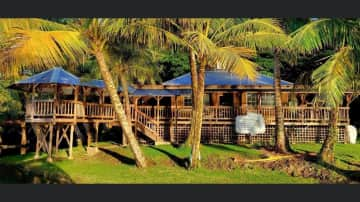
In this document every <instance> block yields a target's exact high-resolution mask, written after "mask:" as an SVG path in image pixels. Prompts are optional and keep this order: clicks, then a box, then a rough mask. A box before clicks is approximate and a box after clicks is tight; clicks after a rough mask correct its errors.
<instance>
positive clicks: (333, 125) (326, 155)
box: [318, 106, 339, 164]
mask: <svg viewBox="0 0 360 202" xmlns="http://www.w3.org/2000/svg"><path fill="white" fill-rule="evenodd" d="M338 116H339V111H338V107H337V106H336V107H334V108H332V109H331V111H330V126H329V127H330V130H329V135H328V136H327V137H326V139H325V141H324V143H323V145H322V147H321V150H320V153H319V156H318V157H319V161H320V162H325V163H330V164H331V163H334V160H335V158H334V146H335V143H336V141H337V137H338V132H337V123H338Z"/></svg>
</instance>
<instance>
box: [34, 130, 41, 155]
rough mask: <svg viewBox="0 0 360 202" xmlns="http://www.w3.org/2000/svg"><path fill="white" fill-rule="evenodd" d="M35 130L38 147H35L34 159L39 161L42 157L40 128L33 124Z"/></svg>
mask: <svg viewBox="0 0 360 202" xmlns="http://www.w3.org/2000/svg"><path fill="white" fill-rule="evenodd" d="M32 127H33V129H34V133H35V135H36V147H35V156H34V159H39V157H40V141H41V140H40V138H41V137H40V135H41V134H40V133H41V131H40V126H39V125H37V124H33V125H32Z"/></svg>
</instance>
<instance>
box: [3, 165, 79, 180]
mask: <svg viewBox="0 0 360 202" xmlns="http://www.w3.org/2000/svg"><path fill="white" fill-rule="evenodd" d="M0 177H1V178H4V179H7V180H6V181H7V182H5V183H11V184H12V183H30V184H72V183H73V181H72V180H71V178H70V177H69V176H67V175H65V174H63V173H60V172H48V171H42V172H40V171H35V170H34V169H32V168H29V167H27V166H22V165H0Z"/></svg>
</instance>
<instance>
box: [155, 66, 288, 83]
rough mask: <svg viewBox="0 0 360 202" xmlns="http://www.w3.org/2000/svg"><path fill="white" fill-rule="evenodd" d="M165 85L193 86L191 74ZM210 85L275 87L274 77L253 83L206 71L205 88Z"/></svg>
mask: <svg viewBox="0 0 360 202" xmlns="http://www.w3.org/2000/svg"><path fill="white" fill-rule="evenodd" d="M162 84H163V85H171V86H174V85H175V86H176V85H191V76H190V73H187V74H184V75H182V76H179V77H176V78H174V79H171V80H169V81H166V82H164V83H162ZM280 84H281V85H292V84H293V83H291V82H288V81H284V80H281V83H280ZM208 85H234V86H235V85H236V86H238V85H239V86H240V85H244V86H250V85H274V80H273V78H272V77H269V76H265V75H262V74H259V75H258V77H257V78H256V80H254V81H251V80H250V79H248V78H240V77H239V76H237V75H236V74H234V73H230V72H226V71H223V70H216V71H206V72H205V86H208Z"/></svg>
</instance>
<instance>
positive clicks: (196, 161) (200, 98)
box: [190, 58, 206, 169]
mask: <svg viewBox="0 0 360 202" xmlns="http://www.w3.org/2000/svg"><path fill="white" fill-rule="evenodd" d="M205 65H206V60H205V58H202V59H201V61H200V68H199V75H198V91H197V94H196V95H195V101H196V110H195V113H196V118H195V119H196V122H195V125H194V135H193V141H192V148H191V160H192V161H191V165H190V167H191V168H193V169H194V168H198V167H199V166H200V141H201V127H202V119H203V111H204V91H205Z"/></svg>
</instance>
